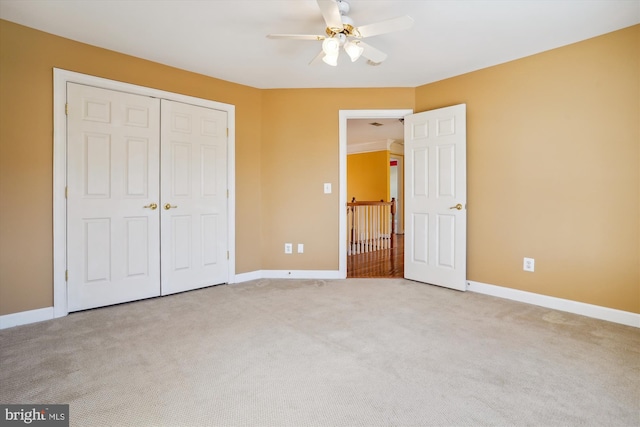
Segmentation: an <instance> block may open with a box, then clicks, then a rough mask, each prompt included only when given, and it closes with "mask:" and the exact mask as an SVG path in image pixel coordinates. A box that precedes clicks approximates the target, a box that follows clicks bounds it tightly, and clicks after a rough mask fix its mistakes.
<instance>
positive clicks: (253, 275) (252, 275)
mask: <svg viewBox="0 0 640 427" xmlns="http://www.w3.org/2000/svg"><path fill="white" fill-rule="evenodd" d="M258 279H262V271H261V270H256V271H250V272H248V273H240V274H236V277H235V280H234V281H233V283H242V282H249V281H251V280H258Z"/></svg>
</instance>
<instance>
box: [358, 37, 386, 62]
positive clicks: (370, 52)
mask: <svg viewBox="0 0 640 427" xmlns="http://www.w3.org/2000/svg"><path fill="white" fill-rule="evenodd" d="M358 46H360V47H362V48H364V51H363V52H362V56H364V57H365V58H367V59H368V60H369V61H371V62H375V63H376V64H379V63H381V62H383V61H384V60H385V59H387V54H386V53H384V52H383V51H381V50H378V49H376V48H375V47H373V46H371V45H369V44H366V43H365V42H362V41H361V42H359V43H358Z"/></svg>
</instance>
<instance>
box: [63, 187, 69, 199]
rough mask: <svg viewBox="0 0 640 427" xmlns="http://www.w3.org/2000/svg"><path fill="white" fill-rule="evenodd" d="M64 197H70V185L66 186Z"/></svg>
mask: <svg viewBox="0 0 640 427" xmlns="http://www.w3.org/2000/svg"><path fill="white" fill-rule="evenodd" d="M64 198H65V199H68V198H69V187H64Z"/></svg>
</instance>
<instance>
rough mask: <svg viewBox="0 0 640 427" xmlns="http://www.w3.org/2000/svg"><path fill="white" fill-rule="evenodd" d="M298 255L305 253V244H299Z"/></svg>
mask: <svg viewBox="0 0 640 427" xmlns="http://www.w3.org/2000/svg"><path fill="white" fill-rule="evenodd" d="M298 253H299V254H302V253H304V244H303V243H298Z"/></svg>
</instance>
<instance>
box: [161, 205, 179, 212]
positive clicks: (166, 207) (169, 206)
mask: <svg viewBox="0 0 640 427" xmlns="http://www.w3.org/2000/svg"><path fill="white" fill-rule="evenodd" d="M177 207H178V206H174V205H172V204H170V203H167V204H166V205H164V210H165V211H168V210H169V209H171V208H173V209H175V208H177Z"/></svg>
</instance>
